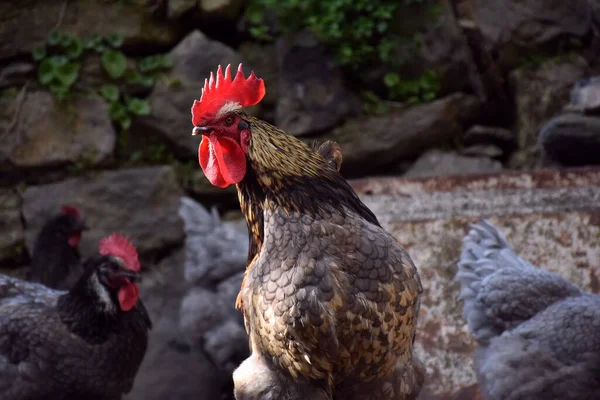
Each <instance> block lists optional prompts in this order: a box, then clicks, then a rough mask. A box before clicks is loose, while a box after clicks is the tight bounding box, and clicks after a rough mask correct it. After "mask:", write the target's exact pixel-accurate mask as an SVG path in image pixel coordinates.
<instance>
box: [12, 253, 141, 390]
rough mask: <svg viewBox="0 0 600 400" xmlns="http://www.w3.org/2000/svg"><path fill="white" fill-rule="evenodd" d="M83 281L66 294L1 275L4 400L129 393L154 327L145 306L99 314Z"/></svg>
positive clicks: (87, 273) (84, 278)
mask: <svg viewBox="0 0 600 400" xmlns="http://www.w3.org/2000/svg"><path fill="white" fill-rule="evenodd" d="M90 268H92V269H93V268H94V266H93V265H92V266H89V267H87V269H86V273H85V276H84V277H83V278H82V280H85V282H89V281H88V279H90V276H92V272H91V271H89V269H90ZM80 282H82V281H80ZM80 282H78V283H77V284H76V286H75V287H74V288H73V289H72V290H71V291H70V292H64V291H58V290H53V289H49V288H47V287H45V286H43V285H41V284H37V283H31V282H26V281H22V280H19V279H16V278H11V277H7V276H0V400H71V399H94V400H116V399H120V398H121V395H122V394H123V393H127V392H129V391H130V390H131V387H132V385H133V379H134V377H135V375H136V373H137V370H138V367H139V365H140V363H141V361H142V359H143V357H144V354H145V351H146V347H147V332H148V329H149V328H150V326H151V324H150V321H149V319H148V316H147V314H146V311H145V309H144V306H143V304H142V303H141V301H139V302H138V304H137V306H136V308H134V310H132V311H130V312H127V313H125V312H120V311H118V312H116V313H112V314H111V313H104V312H100V311H99V309H98V306H97V305H96V304H95V303H94V302H95V301H96V300H95V299H94V298H93V294H91V293H92V292H91V291H89V290H88V289H89V286H87V285H86V284H80ZM85 282H84V283H85Z"/></svg>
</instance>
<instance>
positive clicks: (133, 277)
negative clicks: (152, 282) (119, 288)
mask: <svg viewBox="0 0 600 400" xmlns="http://www.w3.org/2000/svg"><path fill="white" fill-rule="evenodd" d="M117 275H119V276H120V277H123V278H127V279H129V280H130V281H131V282H139V281H141V280H142V276H141V275H140V274H139V273H137V272H134V271H126V270H123V269H122V270H119V272H117Z"/></svg>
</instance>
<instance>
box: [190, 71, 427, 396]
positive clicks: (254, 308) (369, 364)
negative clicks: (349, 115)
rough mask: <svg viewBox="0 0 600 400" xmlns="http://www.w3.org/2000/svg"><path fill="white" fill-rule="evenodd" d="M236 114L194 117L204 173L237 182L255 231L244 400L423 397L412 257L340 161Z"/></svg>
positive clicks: (241, 384) (247, 285)
mask: <svg viewBox="0 0 600 400" xmlns="http://www.w3.org/2000/svg"><path fill="white" fill-rule="evenodd" d="M238 74H240V72H238ZM226 75H227V74H226ZM236 79H238V77H237V76H236ZM251 79H252V75H251V77H250V78H249V80H251ZM254 79H256V78H254ZM217 82H218V84H219V82H223V81H219V78H218V77H217ZM235 82H236V81H235V80H234V82H233V84H235ZM221 84H222V83H221ZM217 87H218V85H217ZM225 87H226V86H225ZM204 93H205V94H206V93H207V92H206V89H205V92H204ZM259 100H260V99H259ZM208 104H209V105H210V103H208ZM228 104H230V103H226V104H225V105H224V106H223V108H221V109H220V110H219V111H218V112H217V116H219V115H220V114H221V115H222V119H221V121H223V123H224V127H223V129H222V130H221V129H220V128H217V127H215V125H216V126H218V125H217V124H211V123H210V122H207V123H204V121H203V120H202V118H197V120H195V125H196V128H195V131H196V132H197V133H202V134H203V135H205V137H204V138H203V143H202V145H201V148H200V163H201V165H202V167H203V169H204V170H205V173H206V174H207V177H208V178H209V179H210V180H211V182H213V184H215V185H217V186H223V184H225V186H226V185H227V184H231V183H237V187H238V194H239V200H240V204H241V208H242V211H243V212H244V214H245V216H246V221H247V223H248V228H249V231H250V247H249V257H248V261H249V262H248V266H247V270H246V276H245V279H244V283H243V285H242V290H241V292H240V295H239V297H238V306H239V307H240V308H241V309H242V310H243V313H244V316H245V321H246V329H247V332H248V334H249V336H250V343H251V348H252V356H251V357H250V358H249V359H247V360H246V361H245V362H244V363H242V365H241V366H240V367H239V368H238V369H237V370H236V371H235V373H234V381H235V385H236V389H235V392H236V397H237V398H238V400H242V399H248V400H249V399H257V400H258V399H261V400H267V399H286V400H288V399H298V400H299V399H305V398H306V399H308V398H310V399H332V398H335V399H340V400H341V399H346V400H350V399H363V400H370V399H380V400H391V399H394V400H395V399H409V398H416V395H417V394H418V392H419V389H420V386H421V384H422V382H423V370H422V366H421V365H420V363H419V362H418V361H417V360H415V359H414V358H413V355H412V350H413V343H414V338H415V329H416V322H417V315H418V311H419V296H420V293H421V292H422V288H421V282H420V279H419V276H418V273H417V270H416V268H415V266H414V264H413V263H412V261H411V259H410V257H409V255H408V253H407V252H406V251H405V250H404V249H403V248H402V247H401V246H400V245H399V244H398V242H397V241H396V240H395V239H394V238H393V237H392V236H391V235H390V234H389V233H387V232H386V231H385V230H384V229H383V228H382V227H381V226H380V224H379V222H378V221H377V218H376V217H375V215H374V214H373V213H372V212H371V211H370V210H369V209H368V208H367V207H366V206H365V205H364V204H363V203H362V202H361V200H360V199H359V198H358V196H357V195H356V193H355V192H354V191H353V190H352V188H351V187H350V185H349V184H348V183H347V182H346V181H345V180H344V179H343V178H342V176H341V175H340V174H339V172H338V170H337V169H338V162H332V161H331V160H325V159H324V158H323V156H322V154H320V153H323V152H321V151H320V152H316V151H314V150H312V149H311V148H310V147H308V146H307V145H305V144H304V143H302V142H301V141H299V140H297V139H296V138H294V137H292V136H290V135H287V134H286V133H285V132H283V131H281V130H280V129H278V128H276V127H274V126H272V125H269V124H267V123H266V122H264V121H261V120H259V119H256V118H254V117H251V116H249V115H247V114H245V113H244V112H243V111H241V110H239V108H237V109H236V108H235V107H231V108H228V107H229V106H228ZM224 109H226V112H224V111H223V110H224ZM201 111H203V110H201ZM198 112H199V111H198ZM196 122H197V123H196ZM227 127H231V128H232V129H231V130H229V129H227ZM215 131H216V132H215ZM236 131H238V132H237V137H236ZM236 139H237V143H236V144H235V145H234V144H232V143H230V141H231V142H233V141H236ZM205 141H206V142H205ZM235 146H237V147H239V149H240V152H243V153H242V156H243V157H244V158H243V160H242V159H238V158H237V157H240V156H239V153H238V149H237V148H236V147H235ZM226 152H227V153H228V155H226V156H223V154H225V153H226ZM338 152H339V149H338ZM244 153H245V154H244ZM324 153H327V152H324ZM340 156H341V154H340ZM226 157H230V158H229V159H227V158H226ZM334 159H336V157H335V156H334ZM242 162H243V164H244V165H242ZM339 162H341V157H340V158H339ZM237 168H240V169H243V171H239V170H237ZM241 172H243V174H242V173H241ZM238 177H239V178H241V179H237V178H238ZM236 180H237V182H236Z"/></svg>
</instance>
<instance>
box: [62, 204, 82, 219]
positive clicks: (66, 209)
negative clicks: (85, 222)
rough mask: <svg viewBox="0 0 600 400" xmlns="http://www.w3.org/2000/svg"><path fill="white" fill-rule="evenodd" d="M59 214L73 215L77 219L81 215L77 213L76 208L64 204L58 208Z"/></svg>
mask: <svg viewBox="0 0 600 400" xmlns="http://www.w3.org/2000/svg"><path fill="white" fill-rule="evenodd" d="M60 212H61V213H63V214H70V215H74V216H76V217H79V216H80V215H81V213H80V212H79V210H78V209H77V208H76V207H74V206H69V205H66V204H65V205H64V206H62V207H61V208H60Z"/></svg>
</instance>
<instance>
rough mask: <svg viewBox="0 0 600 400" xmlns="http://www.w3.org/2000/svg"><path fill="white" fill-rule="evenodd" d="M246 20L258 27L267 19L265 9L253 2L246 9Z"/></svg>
mask: <svg viewBox="0 0 600 400" xmlns="http://www.w3.org/2000/svg"><path fill="white" fill-rule="evenodd" d="M246 19H247V20H248V22H250V23H251V24H254V25H258V24H260V23H261V22H263V20H264V19H265V12H264V8H263V7H261V6H260V5H258V4H256V3H253V2H251V3H250V5H249V6H248V8H246Z"/></svg>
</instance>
